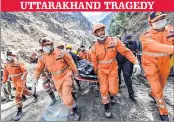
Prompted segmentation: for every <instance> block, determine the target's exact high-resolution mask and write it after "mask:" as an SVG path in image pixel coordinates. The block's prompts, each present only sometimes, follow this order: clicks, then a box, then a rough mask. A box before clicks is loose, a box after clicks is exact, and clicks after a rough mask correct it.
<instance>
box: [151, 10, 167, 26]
mask: <svg viewBox="0 0 174 122" xmlns="http://www.w3.org/2000/svg"><path fill="white" fill-rule="evenodd" d="M162 16H167V14H165V13H164V12H161V11H154V12H151V13H150V14H149V17H148V22H149V23H150V22H154V21H155V20H157V19H158V18H160V17H162Z"/></svg>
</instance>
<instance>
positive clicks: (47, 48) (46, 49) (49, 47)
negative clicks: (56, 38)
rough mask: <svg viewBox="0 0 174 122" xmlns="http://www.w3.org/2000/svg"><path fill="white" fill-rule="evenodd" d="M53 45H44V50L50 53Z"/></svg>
mask: <svg viewBox="0 0 174 122" xmlns="http://www.w3.org/2000/svg"><path fill="white" fill-rule="evenodd" d="M52 49H53V48H52V46H45V47H43V51H44V52H46V53H50V52H51V51H52Z"/></svg>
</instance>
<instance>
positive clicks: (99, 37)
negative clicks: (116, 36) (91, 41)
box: [96, 35, 106, 42]
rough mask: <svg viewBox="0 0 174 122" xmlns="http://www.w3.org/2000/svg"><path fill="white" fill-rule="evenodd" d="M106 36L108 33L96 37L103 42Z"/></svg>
mask: <svg viewBox="0 0 174 122" xmlns="http://www.w3.org/2000/svg"><path fill="white" fill-rule="evenodd" d="M105 38H106V35H103V36H96V39H97V40H98V41H99V42H103V41H104V40H105Z"/></svg>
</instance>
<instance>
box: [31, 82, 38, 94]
mask: <svg viewBox="0 0 174 122" xmlns="http://www.w3.org/2000/svg"><path fill="white" fill-rule="evenodd" d="M37 82H38V80H34V81H33V83H32V94H33V95H34V94H35V93H36V83H37Z"/></svg>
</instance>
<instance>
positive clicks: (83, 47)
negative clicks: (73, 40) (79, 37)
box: [78, 45, 88, 60]
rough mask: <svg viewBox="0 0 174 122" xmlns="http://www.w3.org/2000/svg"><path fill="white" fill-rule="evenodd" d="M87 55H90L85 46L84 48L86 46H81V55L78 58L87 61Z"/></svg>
mask: <svg viewBox="0 0 174 122" xmlns="http://www.w3.org/2000/svg"><path fill="white" fill-rule="evenodd" d="M87 55H88V53H87V51H86V50H85V46H84V45H81V46H80V51H79V53H78V56H79V57H80V58H81V59H85V60H87Z"/></svg>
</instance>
